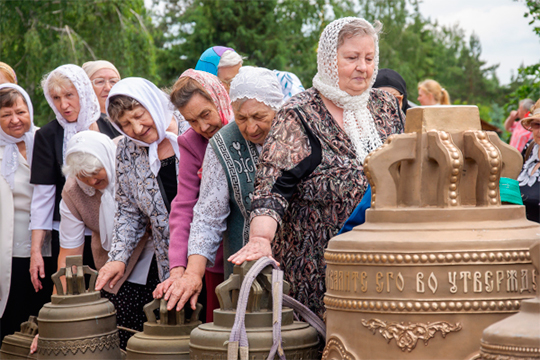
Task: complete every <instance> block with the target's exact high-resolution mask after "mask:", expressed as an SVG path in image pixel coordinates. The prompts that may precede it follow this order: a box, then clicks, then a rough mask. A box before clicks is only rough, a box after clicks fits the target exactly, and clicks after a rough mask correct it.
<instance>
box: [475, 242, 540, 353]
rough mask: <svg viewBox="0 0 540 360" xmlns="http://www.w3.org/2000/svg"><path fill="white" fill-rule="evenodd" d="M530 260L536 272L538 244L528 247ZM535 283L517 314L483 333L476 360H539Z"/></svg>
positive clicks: (539, 303)
mask: <svg viewBox="0 0 540 360" xmlns="http://www.w3.org/2000/svg"><path fill="white" fill-rule="evenodd" d="M531 258H532V261H533V264H534V266H535V267H536V271H537V273H538V271H539V270H540V242H537V243H536V245H534V246H532V247H531ZM535 284H536V297H535V298H534V299H528V300H523V301H522V302H521V310H520V312H518V313H517V314H515V315H512V316H510V317H508V318H506V319H504V320H502V321H499V322H498V323H495V324H493V325H491V326H490V327H488V328H487V329H485V330H484V335H483V336H482V341H481V346H480V357H479V359H481V360H498V359H513V360H531V359H540V289H538V281H536V282H535Z"/></svg>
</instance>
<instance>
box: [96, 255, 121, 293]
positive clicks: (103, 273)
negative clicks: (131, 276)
mask: <svg viewBox="0 0 540 360" xmlns="http://www.w3.org/2000/svg"><path fill="white" fill-rule="evenodd" d="M125 271H126V264H124V263H123V262H122V261H111V262H108V263H106V264H105V265H104V266H103V267H102V268H101V269H100V270H99V275H98V278H97V281H96V290H98V291H99V290H101V289H103V287H105V285H106V284H107V283H109V282H110V283H109V287H110V288H111V289H112V288H113V287H114V286H115V285H116V283H117V282H118V280H120V279H121V278H122V276H124V272H125Z"/></svg>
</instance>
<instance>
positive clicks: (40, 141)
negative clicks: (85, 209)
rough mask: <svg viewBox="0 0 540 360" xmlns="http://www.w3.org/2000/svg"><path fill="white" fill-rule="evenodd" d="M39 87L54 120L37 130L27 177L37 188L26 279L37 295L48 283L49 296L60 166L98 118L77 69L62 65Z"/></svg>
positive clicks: (86, 81) (61, 181) (88, 88)
mask: <svg viewBox="0 0 540 360" xmlns="http://www.w3.org/2000/svg"><path fill="white" fill-rule="evenodd" d="M41 85H42V87H43V93H44V94H45V98H46V99H47V102H48V103H49V106H50V107H51V108H52V109H53V111H54V113H55V115H56V119H55V120H53V121H51V122H49V123H48V124H47V125H45V126H43V127H42V128H41V129H39V130H38V131H37V132H36V137H35V143H34V151H33V156H32V158H33V161H32V171H31V177H30V182H31V183H32V184H34V185H35V186H34V194H33V196H32V209H31V219H30V229H31V230H32V256H31V261H30V275H31V278H32V283H33V284H34V289H35V290H36V292H37V291H39V290H41V289H42V288H43V284H42V281H43V282H44V283H47V284H48V285H47V286H48V287H49V288H48V289H47V290H48V291H46V292H47V293H49V294H50V293H51V292H52V282H51V281H50V276H51V275H52V273H53V272H55V271H56V259H57V257H58V251H59V233H58V230H59V227H60V200H61V198H62V195H61V194H62V189H63V188H64V184H65V182H66V178H65V177H64V175H63V173H62V165H63V164H64V161H65V157H66V146H67V143H68V141H69V140H70V139H71V137H72V136H73V135H75V134H76V133H78V132H79V131H83V130H88V129H92V130H96V131H97V130H98V127H97V125H96V121H97V119H99V114H100V113H99V102H98V99H97V97H96V94H95V93H94V89H93V88H92V83H91V82H90V79H88V76H87V75H86V73H85V72H84V70H83V69H82V68H80V67H79V66H76V65H71V64H69V65H62V66H60V67H58V68H56V69H55V70H53V71H52V72H50V73H49V74H47V75H45V77H44V78H43V81H42V84H41ZM47 230H53V231H52V252H51V248H50V247H49V248H48V249H47V247H44V248H43V249H45V250H44V251H45V252H46V255H45V256H47V257H48V259H47V260H48V262H46V263H47V269H46V268H45V263H44V260H43V254H42V246H43V243H44V239H45V234H46V231H47ZM88 235H91V233H88ZM49 256H50V257H49ZM84 261H85V264H88V265H92V266H93V265H94V262H93V259H92V257H91V255H88V257H87V258H85V259H84Z"/></svg>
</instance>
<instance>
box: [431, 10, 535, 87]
mask: <svg viewBox="0 0 540 360" xmlns="http://www.w3.org/2000/svg"><path fill="white" fill-rule="evenodd" d="M525 12H527V7H526V5H525V4H524V2H523V0H520V1H513V0H451V1H449V0H445V1H443V0H423V1H422V3H421V4H420V13H421V14H422V15H423V16H425V17H430V18H431V19H432V20H437V21H438V22H439V24H441V25H454V24H456V23H458V24H459V27H460V28H462V29H463V30H465V32H466V35H467V37H468V36H469V35H470V34H471V33H472V32H473V31H474V33H475V34H476V35H478V37H479V38H480V44H481V45H482V54H481V56H480V58H481V59H482V60H484V61H486V62H487V65H495V64H499V68H498V70H497V76H498V77H499V80H500V82H501V83H502V84H507V83H508V82H510V76H511V74H514V75H515V74H517V69H518V68H519V66H520V65H521V64H525V66H527V65H532V64H536V63H538V62H540V37H539V36H538V35H536V34H535V33H534V32H533V26H532V25H529V18H524V17H523V14H524V13H525Z"/></svg>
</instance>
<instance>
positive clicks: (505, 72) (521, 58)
mask: <svg viewBox="0 0 540 360" xmlns="http://www.w3.org/2000/svg"><path fill="white" fill-rule="evenodd" d="M145 4H146V6H147V7H150V6H151V4H152V0H145ZM525 12H527V7H526V5H525V4H524V0H518V1H514V0H422V3H421V4H420V13H421V14H422V15H423V16H424V17H429V18H431V19H432V20H437V21H438V22H439V24H441V25H455V24H459V27H460V28H462V29H463V30H465V33H466V36H467V38H468V37H469V36H470V34H471V33H472V32H474V33H475V34H476V35H478V37H479V38H480V44H481V45H482V54H481V56H480V58H481V59H482V60H484V61H486V62H487V64H486V65H495V64H499V68H498V70H497V76H498V77H499V81H500V82H501V84H507V83H508V82H510V76H511V75H512V74H514V75H515V74H517V69H518V68H519V66H520V65H521V64H524V65H525V66H527V65H532V64H536V63H538V62H540V37H539V36H537V35H536V34H535V33H534V32H533V27H532V26H531V25H529V20H528V18H524V17H523V14H524V13H525Z"/></svg>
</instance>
